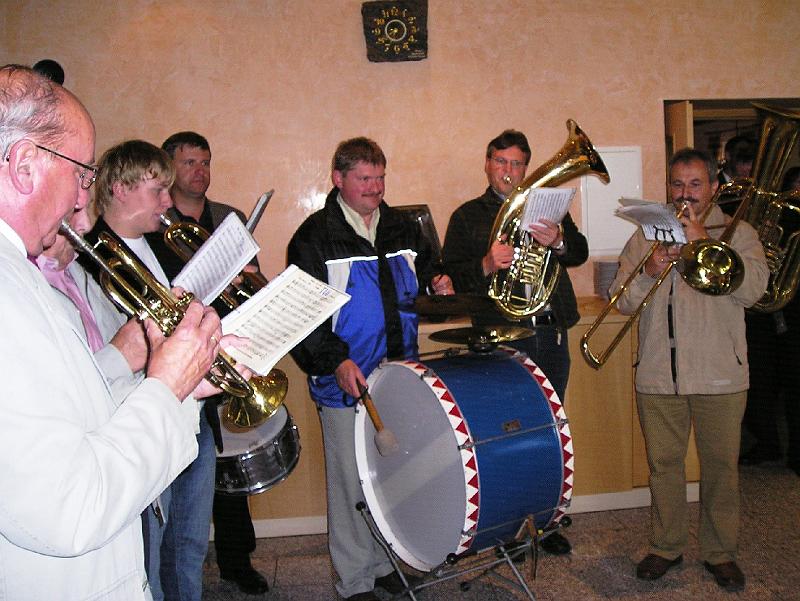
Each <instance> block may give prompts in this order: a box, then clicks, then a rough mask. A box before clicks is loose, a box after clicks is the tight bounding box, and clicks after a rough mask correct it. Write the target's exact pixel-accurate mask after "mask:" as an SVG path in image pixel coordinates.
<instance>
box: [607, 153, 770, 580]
mask: <svg viewBox="0 0 800 601" xmlns="http://www.w3.org/2000/svg"><path fill="white" fill-rule="evenodd" d="M716 173H717V169H716V164H715V162H714V160H713V159H712V158H711V157H710V156H708V155H707V154H706V153H704V152H700V151H698V150H693V149H689V148H687V149H684V150H681V151H679V152H677V153H676V154H675V155H674V156H673V157H672V159H671V160H670V163H669V178H670V179H669V190H670V197H671V200H672V202H673V204H675V206H676V208H677V209H682V210H681V215H680V217H679V219H680V221H681V223H682V225H683V227H684V229H685V232H686V238H687V239H688V240H689V241H690V242H691V241H693V240H700V239H704V238H709V237H712V236H711V234H712V233H716V232H717V231H718V230H719V229H721V228H722V227H723V226H724V224H725V223H726V222H727V221H728V220H729V219H730V218H727V217H726V216H725V215H723V213H722V211H721V210H720V208H719V207H716V206H714V207H712V208H711V210H710V213H708V216H707V218H705V220H703V218H704V214H705V213H706V209H708V208H709V206H710V203H711V201H712V198H713V196H714V193H715V191H716V189H717V185H718V184H717V181H716ZM651 246H652V242H649V241H647V240H645V239H644V235H643V234H642V231H641V229H640V230H638V231H637V232H636V233H635V234H634V235H633V236H632V237H631V239H630V240H629V241H628V243H627V244H626V245H625V248H624V249H623V251H622V255H621V256H620V268H619V272H618V273H617V277H616V280H615V282H614V284H613V285H612V288H611V289H612V290H616V289H618V288H619V287H620V285H621V283H622V282H625V281H626V280H627V279H628V277H629V276H630V275H631V273H632V272H633V270H634V269H635V267H636V266H637V265H638V264H639V263H640V262H641V258H642V257H643V256H644V255H645V253H646V252H647V251H648V250H649V249H650V247H651ZM730 246H731V247H732V248H733V249H734V250H735V251H736V252H737V253H738V254H739V256H740V258H741V259H742V262H743V264H744V279H743V282H742V284H741V285H740V286H739V287H738V288H737V289H736V290H734V291H733V292H732V293H731V294H728V295H718V296H712V295H708V294H704V293H702V292H699V291H698V290H696V289H694V288H692V287H691V286H689V285H688V284H687V283H686V282H685V281H684V280H683V279H682V278H681V277H680V275H679V274H678V273H677V272H676V270H674V269H673V270H672V271H671V272H670V273H669V274H668V275H667V279H666V280H665V281H664V283H663V284H662V285H661V286H660V287H659V288H658V289H657V290H656V291H655V294H654V296H653V298H652V299H651V300H650V302H649V303H648V305H647V306H646V307H645V309H644V310H643V311H642V314H641V317H640V320H639V357H638V362H637V369H636V399H637V406H638V409H639V420H640V423H641V425H642V431H643V433H644V438H645V442H646V444H647V461H648V464H649V466H650V492H651V493H652V508H651V519H650V549H649V552H648V554H647V556H646V557H645V558H644V559H643V560H642V561H641V562H640V563H639V565H638V566H637V568H636V576H637V577H638V578H640V579H643V580H657V579H658V578H661V577H662V576H663V575H664V574H665V573H666V572H667V571H668V570H669V569H670V568H672V567H674V566H677V565H678V564H680V563H681V562H682V560H683V551H684V549H685V547H686V544H687V542H688V524H687V513H688V511H687V507H686V482H685V476H684V474H685V472H684V461H685V457H686V451H687V445H688V440H689V431H690V428H691V427H692V425H694V432H695V441H696V443H697V451H698V455H699V457H700V466H701V473H700V490H701V491H702V492H701V498H700V529H699V533H698V538H699V543H700V559H701V560H702V561H703V562H704V564H705V567H706V569H707V570H708V571H709V572H711V574H712V575H713V576H714V578H715V580H716V582H717V584H718V585H719V586H720V587H722V588H724V589H725V590H728V591H738V590H742V589H743V588H744V585H745V577H744V574H742V572H741V570H740V569H739V567H738V566H737V565H736V550H737V538H738V531H739V489H738V469H737V458H738V453H739V438H740V425H741V420H742V413H743V412H744V407H745V401H746V397H747V387H748V368H747V344H746V341H745V327H744V310H745V308H747V307H749V306H751V305H752V304H753V303H755V302H756V301H757V300H758V299H759V298H761V295H762V294H763V293H764V290H765V288H766V285H767V278H768V270H767V264H766V260H765V259H764V251H763V249H762V246H761V243H760V242H759V240H758V237H757V235H756V232H755V230H754V229H753V228H752V227H751V226H750V225H749V224H747V223H745V222H740V223H739V225H738V227H736V229H735V231H734V233H733V237H732V239H731V241H730ZM679 253H680V248H679V247H678V246H677V245H673V246H668V247H664V246H663V245H659V247H657V248H656V249H655V251H654V252H653V254H652V256H651V257H650V258H649V259H648V260H647V262H646V263H645V265H644V266H643V268H642V270H641V272H640V273H639V274H638V275H636V276H635V277H634V278H633V280H632V281H631V284H630V286H629V287H628V289H627V290H626V291H625V293H624V294H623V295H622V296H621V297H620V300H619V303H618V308H619V310H620V312H622V313H624V314H630V313H633V312H634V311H635V310H636V309H637V308H638V307H639V305H640V303H641V302H642V299H643V298H644V297H645V296H646V294H647V293H648V292H649V291H650V290H651V288H652V286H653V285H654V282H655V280H656V278H657V277H658V276H659V275H660V274H661V273H662V271H664V269H665V268H666V267H668V266H669V265H670V263H671V262H673V261H675V260H677V258H678V256H679Z"/></svg>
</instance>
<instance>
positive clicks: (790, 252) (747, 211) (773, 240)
mask: <svg viewBox="0 0 800 601" xmlns="http://www.w3.org/2000/svg"><path fill="white" fill-rule="evenodd" d="M753 106H754V107H755V108H756V109H757V111H758V113H759V116H760V117H761V119H762V120H763V121H762V125H761V138H760V139H759V143H758V151H757V153H756V159H755V161H754V163H753V173H752V175H751V177H750V178H749V180H744V181H734V182H731V183H729V184H727V185H733V186H738V187H739V188H741V189H742V190H743V193H742V201H741V204H740V207H739V208H740V210H741V211H742V219H744V220H745V221H747V223H749V224H750V225H752V226H753V228H754V229H755V230H756V231H757V232H758V238H759V240H760V241H761V244H762V246H763V247H764V254H765V255H766V258H767V265H768V266H769V272H770V276H769V283H768V284H767V291H766V292H765V293H764V296H762V297H761V299H759V300H758V302H756V304H755V305H753V306H752V307H751V309H752V310H754V311H758V312H760V313H772V312H774V311H779V310H780V309H782V308H784V307H785V306H786V305H787V304H788V303H789V301H791V300H792V298H794V295H795V293H796V292H797V287H798V285H799V284H800V254H798V243H800V195H798V194H797V193H793V194H792V193H782V192H781V190H780V186H781V178H782V177H783V173H784V171H785V169H786V164H787V163H788V161H789V158H790V157H791V154H792V152H793V151H794V148H795V145H796V143H797V137H798V133H799V132H800V113H798V112H796V111H788V110H782V109H776V108H772V107H767V106H764V105H761V104H755V103H753ZM737 213H738V211H737Z"/></svg>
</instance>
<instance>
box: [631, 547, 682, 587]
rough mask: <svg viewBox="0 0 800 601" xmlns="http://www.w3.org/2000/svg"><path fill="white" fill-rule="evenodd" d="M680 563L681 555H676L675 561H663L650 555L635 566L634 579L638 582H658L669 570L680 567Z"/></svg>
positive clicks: (658, 556) (661, 558)
mask: <svg viewBox="0 0 800 601" xmlns="http://www.w3.org/2000/svg"><path fill="white" fill-rule="evenodd" d="M682 561H683V555H678V556H677V557H676V558H675V559H665V558H664V557H661V556H660V555H654V554H653V553H650V554H649V555H647V557H645V558H644V559H643V560H642V561H640V562H639V565H638V566H636V577H637V578H639V579H640V580H658V579H659V578H661V577H662V576H663V575H664V574H666V573H667V571H668V570H669V569H670V568H674V567H675V566H678V565H680V564H681V562H682Z"/></svg>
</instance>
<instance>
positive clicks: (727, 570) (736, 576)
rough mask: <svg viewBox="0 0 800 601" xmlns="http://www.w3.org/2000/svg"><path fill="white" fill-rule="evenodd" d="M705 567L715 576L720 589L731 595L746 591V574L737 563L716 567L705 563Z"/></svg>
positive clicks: (726, 563) (728, 562)
mask: <svg viewBox="0 0 800 601" xmlns="http://www.w3.org/2000/svg"><path fill="white" fill-rule="evenodd" d="M703 565H704V566H705V567H706V570H708V571H709V572H711V573H712V574H713V575H714V580H715V581H716V583H717V585H718V586H719V587H721V588H723V589H725V590H726V591H728V592H729V593H738V592H739V591H743V590H744V574H742V571H741V570H740V569H739V566H737V565H736V562H735V561H727V562H725V563H719V564H717V565H714V566H712V565H711V564H710V563H708V562H707V561H704V562H703Z"/></svg>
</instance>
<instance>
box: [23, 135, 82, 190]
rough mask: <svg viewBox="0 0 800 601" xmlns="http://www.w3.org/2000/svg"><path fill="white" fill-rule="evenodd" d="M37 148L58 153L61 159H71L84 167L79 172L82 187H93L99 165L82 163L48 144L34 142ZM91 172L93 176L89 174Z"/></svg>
mask: <svg viewBox="0 0 800 601" xmlns="http://www.w3.org/2000/svg"><path fill="white" fill-rule="evenodd" d="M33 145H34V146H36V148H41V149H42V150H46V151H47V152H49V153H50V154H54V155H56V156H57V157H58V158H60V159H64V160H65V161H69V162H70V163H75V164H76V165H77V166H78V167H83V171H81V172H80V173H79V174H78V177H79V178H80V180H81V188H83V189H84V190H88V189H89V188H91V187H92V184H93V183H94V182H95V180H96V179H97V167H92V166H91V165H87V164H86V163H81V162H80V161H76V160H75V159H71V158H69V157H68V156H67V155H65V154H61V153H60V152H56V151H55V150H53V149H52V148H47V147H46V146H42V145H41V144H36V143H35V142H34V144H33ZM90 173H91V176H90V175H89V174H90Z"/></svg>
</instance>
